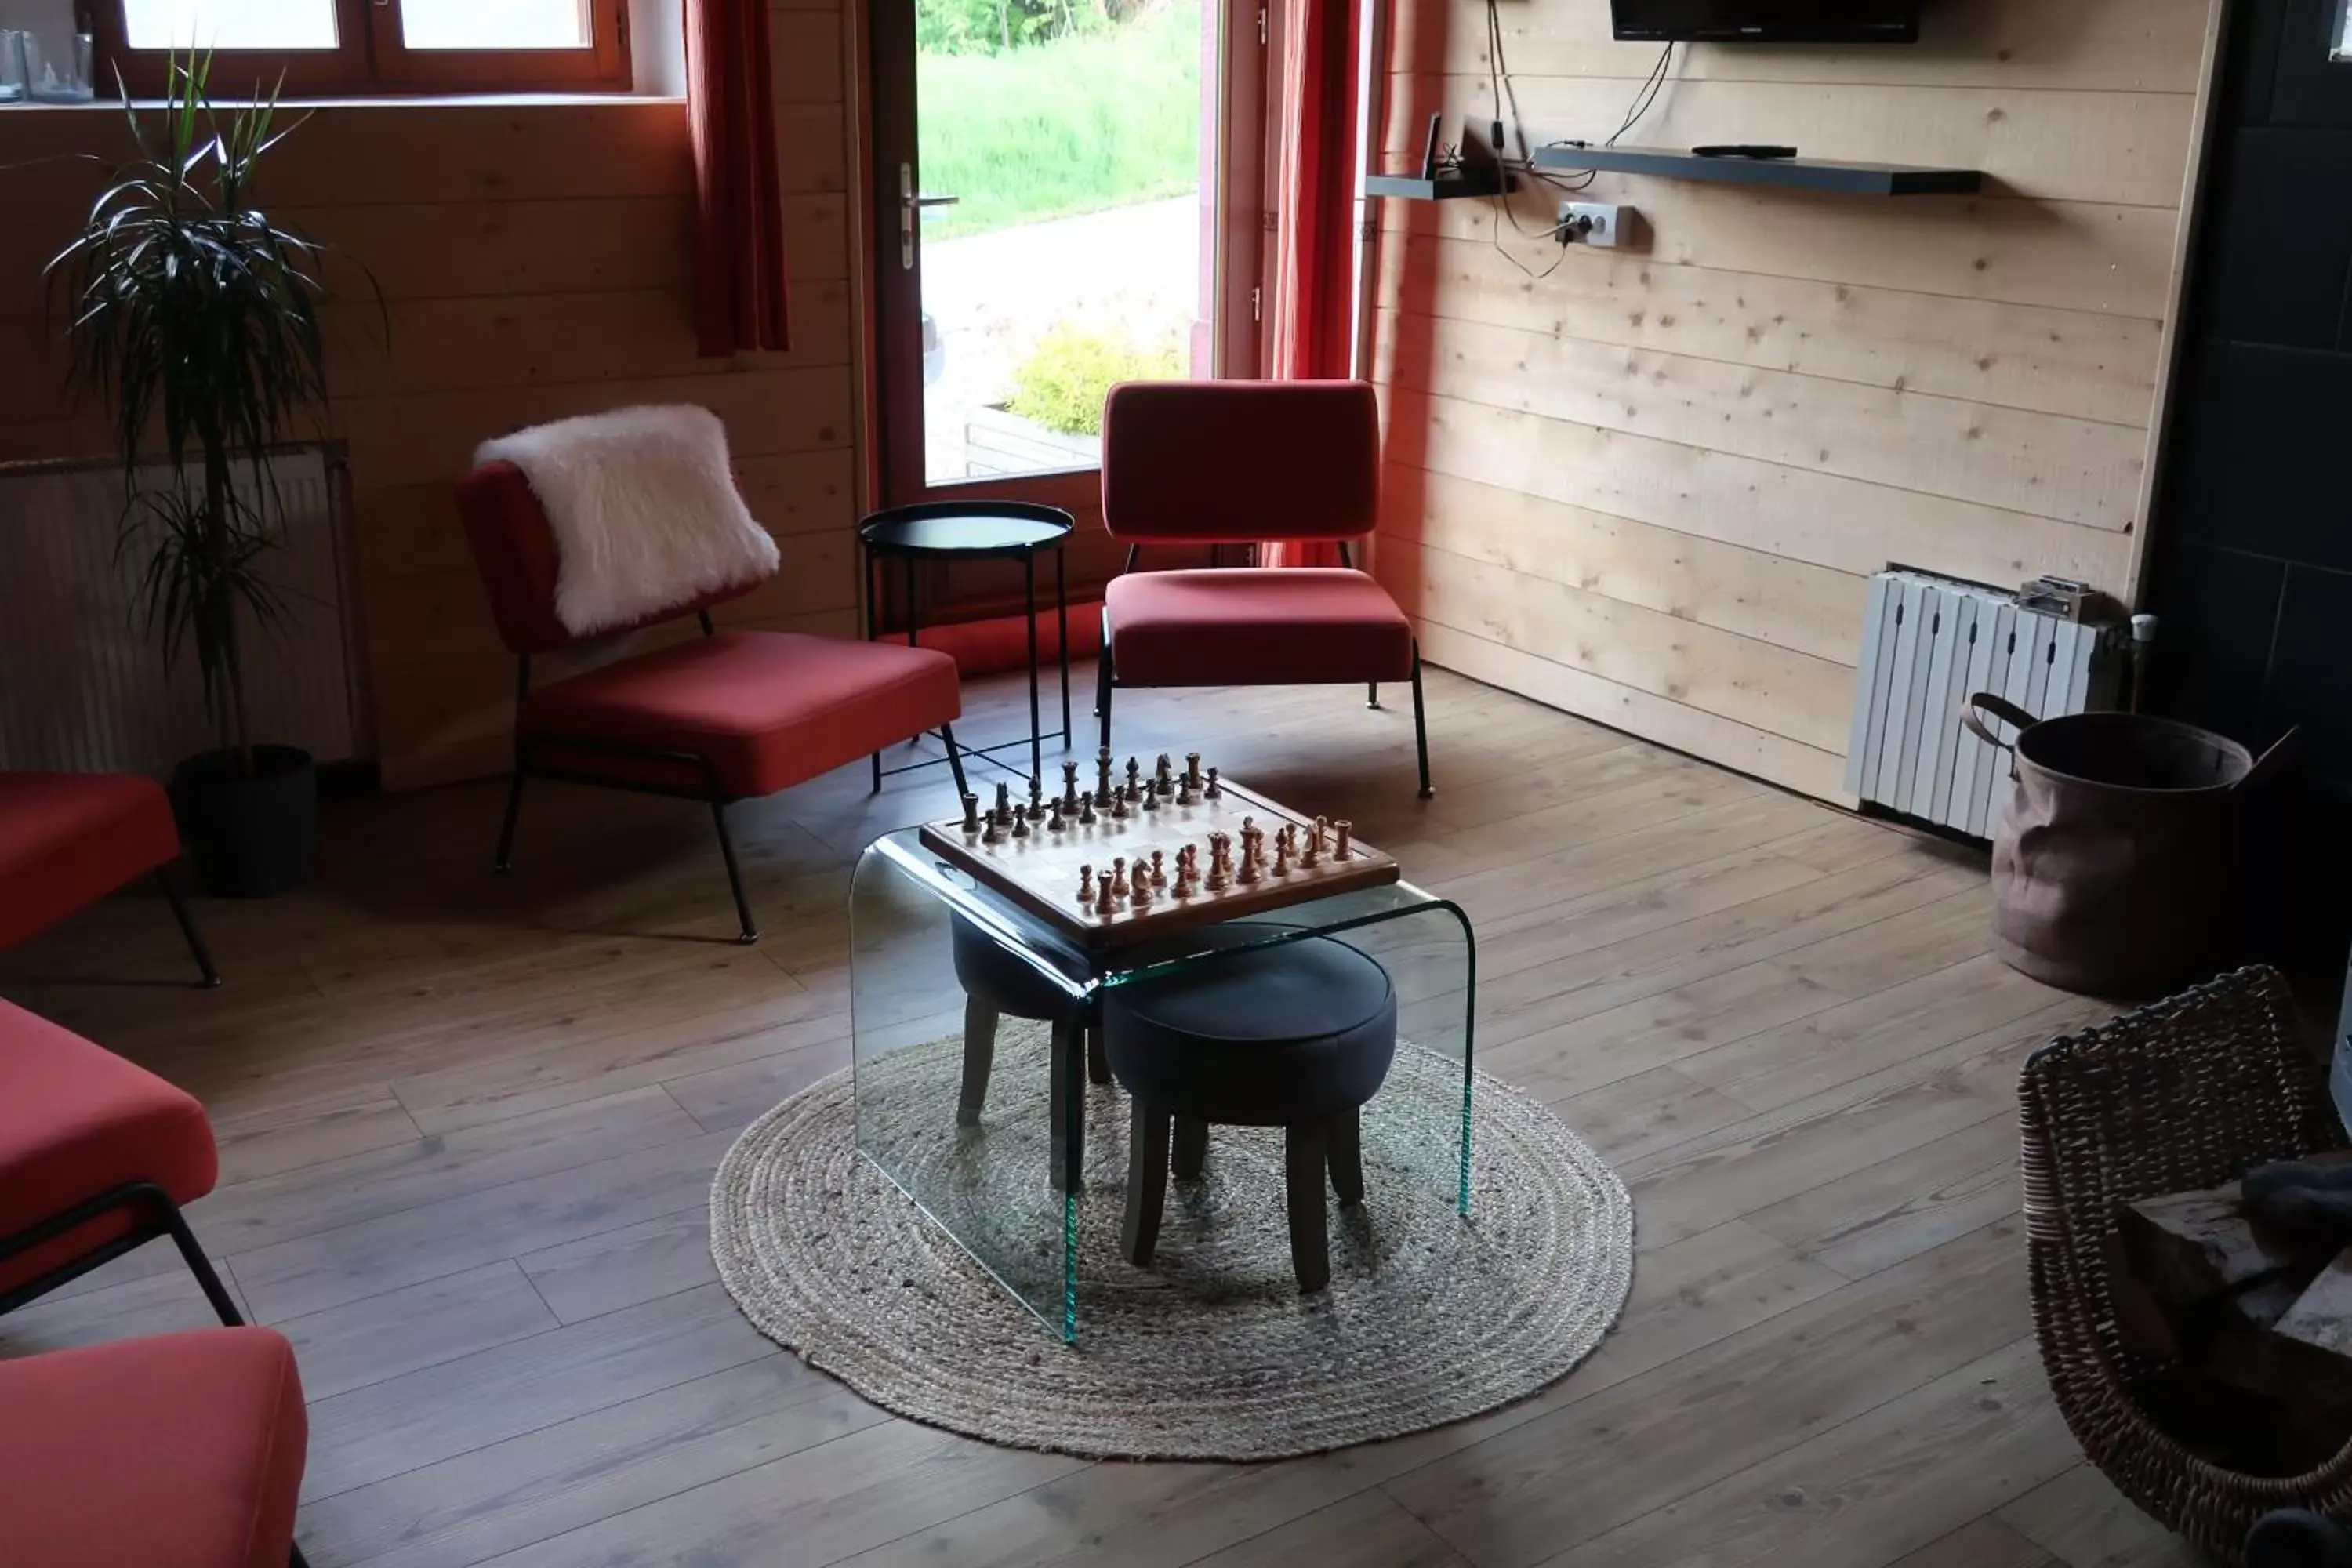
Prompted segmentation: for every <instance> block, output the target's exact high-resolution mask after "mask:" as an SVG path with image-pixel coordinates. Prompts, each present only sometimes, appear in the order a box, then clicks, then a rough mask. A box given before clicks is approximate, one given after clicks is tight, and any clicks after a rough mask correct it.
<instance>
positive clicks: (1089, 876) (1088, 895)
mask: <svg viewBox="0 0 2352 1568" xmlns="http://www.w3.org/2000/svg"><path fill="white" fill-rule="evenodd" d="M1094 901H1095V868H1093V867H1092V866H1081V867H1079V868H1078V902H1080V903H1081V904H1091V903H1093V902H1094Z"/></svg>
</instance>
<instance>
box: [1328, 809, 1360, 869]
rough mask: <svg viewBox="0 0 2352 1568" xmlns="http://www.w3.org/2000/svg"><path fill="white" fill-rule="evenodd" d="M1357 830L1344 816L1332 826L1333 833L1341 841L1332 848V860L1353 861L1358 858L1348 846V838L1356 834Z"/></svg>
mask: <svg viewBox="0 0 2352 1568" xmlns="http://www.w3.org/2000/svg"><path fill="white" fill-rule="evenodd" d="M1355 830H1356V825H1355V824H1354V823H1352V822H1350V821H1349V820H1348V819H1347V818H1346V817H1344V816H1343V817H1340V818H1339V820H1338V821H1336V822H1334V823H1332V824H1331V832H1332V834H1333V836H1334V837H1337V838H1338V840H1339V842H1338V843H1337V844H1335V845H1333V846H1332V847H1331V858H1332V859H1334V860H1353V859H1354V858H1356V852H1355V850H1354V849H1352V848H1350V847H1349V844H1348V836H1349V834H1351V833H1353V832H1355Z"/></svg>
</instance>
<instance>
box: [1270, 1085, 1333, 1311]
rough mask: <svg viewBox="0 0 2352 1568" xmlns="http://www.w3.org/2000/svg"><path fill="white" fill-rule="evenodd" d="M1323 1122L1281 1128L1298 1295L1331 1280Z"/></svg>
mask: <svg viewBox="0 0 2352 1568" xmlns="http://www.w3.org/2000/svg"><path fill="white" fill-rule="evenodd" d="M1327 1143H1328V1139H1327V1136H1326V1132H1325V1124H1324V1123H1322V1122H1320V1121H1305V1122H1300V1123H1298V1124H1297V1125H1296V1126H1291V1127H1286V1128H1284V1129H1283V1130H1282V1166H1283V1176H1284V1184H1285V1185H1286V1187H1287V1188H1288V1189H1289V1195H1290V1268H1291V1272H1292V1273H1294V1274H1296V1275H1297V1276H1298V1289H1299V1293H1300V1294H1301V1295H1311V1294H1312V1293H1314V1292H1315V1291H1318V1290H1320V1289H1323V1287H1324V1286H1326V1285H1328V1284H1329V1283H1331V1238H1330V1237H1329V1235H1328V1233H1327V1232H1326V1231H1325V1229H1324V1219H1325V1215H1324V1209H1323V1173H1324V1169H1325V1163H1326V1160H1325V1149H1326V1145H1327Z"/></svg>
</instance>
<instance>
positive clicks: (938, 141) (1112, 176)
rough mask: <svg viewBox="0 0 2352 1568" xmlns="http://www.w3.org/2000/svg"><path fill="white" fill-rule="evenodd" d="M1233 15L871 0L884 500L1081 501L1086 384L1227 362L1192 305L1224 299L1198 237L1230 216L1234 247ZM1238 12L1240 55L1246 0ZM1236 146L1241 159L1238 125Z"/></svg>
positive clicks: (1087, 457)
mask: <svg viewBox="0 0 2352 1568" xmlns="http://www.w3.org/2000/svg"><path fill="white" fill-rule="evenodd" d="M1233 14H1234V7H1233V5H1232V3H1231V0H874V4H873V8H872V10H871V13H870V16H871V25H872V33H871V41H872V48H873V55H872V61H873V80H874V85H875V98H874V106H875V126H874V130H875V141H874V154H875V155H874V164H873V171H874V189H873V198H874V209H873V215H872V216H873V224H872V231H871V232H872V233H873V234H874V236H875V239H876V242H877V243H876V244H875V246H874V251H875V254H874V257H873V262H874V272H875V284H876V300H877V331H878V335H879V342H878V345H877V346H878V349H879V361H878V387H877V390H878V394H879V396H878V404H879V409H880V416H881V427H880V429H879V430H878V431H877V437H878V439H879V443H880V447H881V458H882V471H883V482H884V493H885V499H886V500H887V502H888V503H890V504H894V505H895V504H902V503H905V502H910V501H916V500H942V499H950V498H951V497H952V496H954V495H959V494H961V495H978V494H986V495H992V496H1009V497H1017V498H1019V499H1023V500H1040V501H1046V502H1051V503H1054V504H1061V505H1074V506H1076V505H1089V506H1090V501H1091V497H1092V496H1093V493H1094V490H1095V486H1096V483H1097V479H1096V470H1097V466H1098V462H1099V454H1100V450H1101V419H1102V395H1103V393H1104V391H1105V390H1106V389H1107V388H1108V386H1110V385H1111V384H1114V383H1116V382H1119V381H1131V380H1141V379H1151V378H1160V377H1181V376H1193V375H1202V376H1205V375H1212V374H1237V373H1238V374H1248V370H1247V368H1246V367H1238V366H1236V365H1235V364H1234V363H1233V356H1232V355H1231V354H1230V353H1225V352H1223V351H1221V349H1220V347H1219V343H1218V338H1219V333H1218V331H1217V330H1216V329H1215V327H1214V325H1213V323H1215V322H1217V321H1219V320H1220V316H1221V311H1224V312H1228V313H1229V312H1230V310H1231V306H1232V300H1230V299H1229V298H1228V296H1229V295H1230V294H1231V289H1230V288H1229V287H1227V286H1226V285H1225V284H1224V283H1223V281H1222V280H1221V277H1220V271H1221V269H1220V268H1219V266H1218V265H1217V263H1218V259H1219V258H1220V257H1221V256H1223V255H1224V254H1226V253H1227V251H1228V249H1229V248H1230V247H1231V246H1232V244H1233V243H1234V240H1235V239H1236V238H1238V237H1239V236H1238V235H1237V234H1236V233H1235V232H1234V231H1236V230H1240V229H1244V228H1246V229H1247V230H1248V231H1249V232H1248V233H1247V235H1246V240H1247V244H1248V247H1249V249H1250V252H1251V258H1252V259H1251V265H1252V266H1253V267H1254V266H1255V248H1256V243H1257V238H1258V237H1257V234H1256V232H1255V229H1256V225H1255V221H1254V219H1255V211H1254V210H1253V211H1252V212H1251V214H1250V215H1249V216H1250V217H1251V219H1252V220H1253V221H1251V222H1249V223H1247V224H1245V225H1244V224H1239V223H1235V222H1234V221H1233V215H1232V209H1231V205H1230V201H1229V200H1227V201H1221V195H1224V196H1227V197H1229V196H1230V195H1231V193H1229V192H1227V193H1221V191H1220V181H1219V178H1218V174H1219V169H1220V167H1221V165H1222V164H1223V163H1226V162H1228V161H1227V160H1224V159H1223V158H1221V157H1220V155H1219V154H1220V149H1221V145H1222V144H1223V142H1225V141H1226V138H1225V136H1224V135H1223V132H1222V131H1221V127H1222V126H1223V125H1226V124H1229V123H1231V122H1232V121H1233V116H1232V114H1231V99H1232V95H1233V92H1234V88H1235V86H1236V81H1235V73H1234V69H1233V66H1232V64H1231V62H1230V61H1229V60H1228V58H1227V55H1228V51H1227V50H1226V49H1225V48H1224V47H1223V43H1224V40H1226V39H1227V38H1228V37H1231V36H1232V26H1231V16H1232V15H1233ZM1242 14H1244V15H1246V16H1248V17H1249V22H1248V25H1247V39H1248V43H1249V45H1250V49H1249V54H1250V55H1251V56H1253V57H1254V56H1255V53H1256V44H1257V39H1256V30H1257V23H1256V20H1255V16H1256V11H1255V4H1254V0H1252V3H1251V4H1249V5H1247V6H1246V7H1245V8H1244V11H1243V13H1242ZM1245 65H1246V66H1247V67H1248V68H1247V69H1245V70H1244V73H1243V75H1244V77H1245V78H1254V77H1255V59H1254V58H1253V59H1251V60H1249V61H1247V62H1245ZM1252 134H1253V135H1254V134H1255V132H1252ZM1239 162H1240V163H1244V164H1246V165H1248V166H1249V167H1251V168H1252V169H1253V170H1255V164H1256V157H1255V144H1254V142H1252V143H1251V144H1250V145H1249V147H1248V149H1247V155H1246V156H1244V158H1243V159H1241V160H1239ZM1251 183H1252V184H1253V186H1254V185H1255V179H1253V180H1252V182H1251ZM1251 195H1252V201H1253V207H1254V201H1255V193H1254V191H1253V192H1252V193H1251ZM1240 309H1241V312H1242V314H1243V317H1244V320H1246V319H1247V314H1248V311H1249V309H1250V307H1249V301H1248V299H1247V297H1246V294H1244V298H1243V299H1242V300H1241V301H1240Z"/></svg>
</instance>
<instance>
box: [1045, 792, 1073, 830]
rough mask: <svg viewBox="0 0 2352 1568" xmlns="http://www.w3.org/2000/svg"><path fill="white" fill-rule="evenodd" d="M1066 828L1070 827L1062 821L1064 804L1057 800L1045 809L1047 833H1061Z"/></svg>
mask: <svg viewBox="0 0 2352 1568" xmlns="http://www.w3.org/2000/svg"><path fill="white" fill-rule="evenodd" d="M1066 826H1068V825H1067V824H1066V823H1065V822H1063V820H1062V803H1061V802H1060V801H1058V800H1057V801H1055V802H1053V803H1052V804H1050V805H1047V806H1046V808H1045V831H1046V832H1048V833H1059V832H1061V831H1062V829H1063V828H1064V827H1066Z"/></svg>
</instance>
